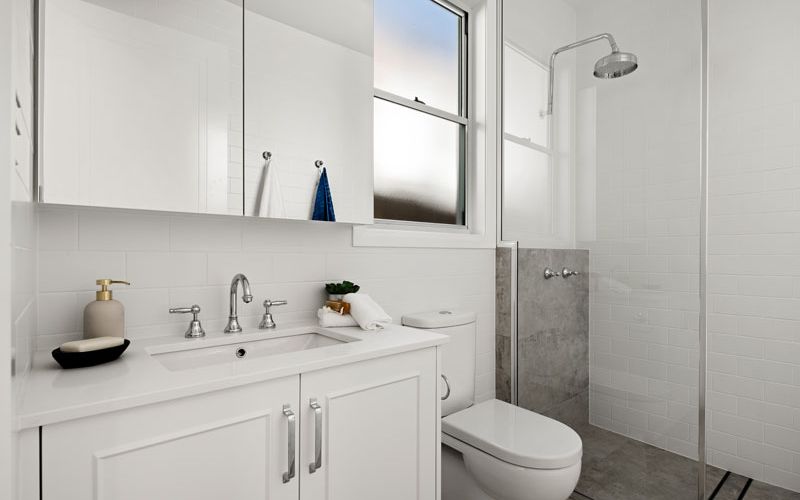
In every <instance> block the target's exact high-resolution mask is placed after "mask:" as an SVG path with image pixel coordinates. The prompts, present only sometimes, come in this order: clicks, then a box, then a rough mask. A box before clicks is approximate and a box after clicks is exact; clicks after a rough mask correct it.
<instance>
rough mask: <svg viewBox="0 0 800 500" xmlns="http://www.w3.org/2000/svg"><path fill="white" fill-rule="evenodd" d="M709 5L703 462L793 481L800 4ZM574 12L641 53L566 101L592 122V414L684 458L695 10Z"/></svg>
mask: <svg viewBox="0 0 800 500" xmlns="http://www.w3.org/2000/svg"><path fill="white" fill-rule="evenodd" d="M714 5H715V4H713V3H712V11H711V18H710V40H711V47H710V50H711V52H710V60H711V62H712V67H711V75H710V78H711V80H710V81H711V91H710V104H711V116H710V134H711V140H710V145H709V146H710V156H711V158H710V166H709V167H710V179H709V187H710V200H709V201H710V202H709V211H710V217H709V220H708V226H709V252H710V259H709V273H710V275H709V282H708V291H709V295H708V309H709V317H708V325H709V326H708V332H709V334H708V352H709V355H708V375H709V376H708V390H707V395H706V397H707V408H708V418H707V429H706V435H707V443H708V455H707V456H708V460H709V462H710V463H711V464H713V465H716V466H719V467H723V468H726V469H730V470H732V471H734V472H737V473H740V474H744V475H747V476H749V477H752V478H755V479H758V480H762V481H766V482H768V483H772V484H776V485H778V486H781V487H784V488H788V489H791V490H794V491H800V312H798V311H800V229H799V228H800V81H799V80H800V76H798V75H800V63H798V61H797V60H796V57H794V56H793V54H794V53H796V52H797V51H798V49H800V38H798V36H797V34H796V26H797V23H798V22H800V5H799V4H797V2H793V1H791V0H776V1H775V2H771V3H770V6H769V7H768V8H767V7H766V6H765V5H763V4H757V3H753V2H748V1H746V0H732V1H730V2H725V8H724V9H722V8H714ZM577 12H578V28H579V29H578V31H579V33H580V34H582V35H589V34H592V33H594V32H598V31H610V32H612V33H614V35H615V36H616V37H617V41H618V42H619V43H620V45H621V46H623V47H625V48H626V50H632V51H634V52H636V53H637V54H638V55H639V58H640V62H641V67H640V69H639V70H638V71H637V72H636V73H634V74H633V75H631V76H629V77H626V78H624V79H620V80H616V81H614V82H600V83H598V82H596V81H594V80H592V79H591V77H590V76H586V77H585V78H584V79H583V80H581V79H580V77H579V85H578V87H579V89H580V88H594V87H596V88H595V89H594V90H596V92H595V94H594V95H596V99H595V100H594V101H592V100H591V99H589V100H583V101H581V103H582V104H584V105H585V104H586V103H587V102H588V103H590V104H591V105H593V106H594V110H593V111H592V112H590V113H580V112H579V116H590V117H594V122H593V123H591V124H590V125H591V126H586V124H582V125H581V126H580V127H579V130H581V131H584V132H586V131H589V133H590V134H591V135H592V137H581V136H580V135H579V136H578V142H579V146H578V147H579V149H580V148H581V142H584V143H585V144H590V145H591V144H596V151H594V152H593V153H594V154H593V158H594V157H596V165H597V172H596V178H597V184H596V196H597V198H596V207H594V208H595V211H596V218H597V219H596V220H597V222H596V240H595V241H590V242H586V243H585V244H586V246H587V247H589V248H591V250H592V253H591V257H592V268H593V276H592V278H593V286H592V291H591V297H592V300H591V307H592V310H591V327H590V342H591V382H592V393H591V410H590V412H591V418H592V421H593V422H594V423H596V424H597V425H600V426H603V427H606V428H609V429H612V430H615V431H617V432H621V433H623V434H626V435H628V436H631V437H634V438H636V439H640V440H643V441H646V442H649V443H651V444H654V445H656V446H660V447H662V448H666V449H668V450H671V451H674V452H676V453H681V454H684V455H687V456H690V457H695V456H696V443H697V435H698V428H697V411H698V409H697V402H698V390H697V385H698V383H697V379H698V371H697V366H698V350H697V347H698V337H697V335H698V328H697V325H698V313H697V311H698V298H699V296H698V279H697V278H698V276H697V272H698V266H699V261H698V255H699V254H698V250H699V210H700V205H699V194H700V191H699V189H700V184H699V181H700V177H699V176H700V149H699V144H700V143H699V140H700V128H699V121H698V120H699V117H700V114H699V113H700V102H699V87H698V82H699V78H700V76H699V70H700V67H699V62H700V61H699V52H698V47H699V37H700V31H699V30H700V28H699V26H700V22H699V7H698V5H697V2H693V1H689V0H681V1H678V2H646V3H643V2H634V1H630V0H609V1H607V2H603V5H602V6H594V7H591V6H587V8H581V9H578V11H577ZM752 40H757V41H758V43H755V44H753V43H751V41H752ZM765 47H770V50H769V51H765V50H764V49H765ZM773 48H774V50H772V49H773ZM596 50H597V52H596V53H592V49H587V50H586V51H584V52H582V53H581V55H580V56H579V62H578V67H582V66H584V65H590V64H591V63H592V62H593V61H594V59H595V58H596V57H597V56H598V55H599V54H600V52H602V50H604V49H602V50H601V49H599V48H598V49H596ZM742 60H747V61H749V63H748V69H747V71H746V72H742V71H741V69H742V68H741V61H742ZM592 201H594V200H592ZM577 203H578V204H579V205H580V204H581V203H582V200H581V199H578V200H577ZM584 212H587V210H578V213H584Z"/></svg>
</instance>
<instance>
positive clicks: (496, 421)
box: [442, 399, 582, 469]
mask: <svg viewBox="0 0 800 500" xmlns="http://www.w3.org/2000/svg"><path fill="white" fill-rule="evenodd" d="M442 431H443V432H445V433H446V434H448V435H450V436H452V437H454V438H456V439H458V440H460V441H463V442H465V443H467V444H469V445H471V446H473V447H475V448H478V449H479V450H482V451H484V452H486V453H488V454H490V455H492V456H494V457H496V458H498V459H500V460H503V461H504V462H509V463H512V464H515V465H519V466H521V467H528V468H532V469H562V468H564V467H569V466H571V465H574V464H576V463H578V461H580V459H581V454H582V443H581V438H580V436H578V434H577V433H576V432H575V431H574V430H572V429H571V428H569V427H568V426H566V425H564V424H562V423H561V422H558V421H556V420H553V419H552V418H548V417H545V416H543V415H539V414H538V413H534V412H532V411H529V410H526V409H524V408H520V407H518V406H513V405H510V404H508V403H506V402H504V401H499V400H497V399H493V400H491V401H484V402H483V403H480V404H477V405H475V406H472V407H470V408H467V409H466V410H462V411H459V412H456V413H452V414H450V415H448V416H447V417H444V418H443V419H442Z"/></svg>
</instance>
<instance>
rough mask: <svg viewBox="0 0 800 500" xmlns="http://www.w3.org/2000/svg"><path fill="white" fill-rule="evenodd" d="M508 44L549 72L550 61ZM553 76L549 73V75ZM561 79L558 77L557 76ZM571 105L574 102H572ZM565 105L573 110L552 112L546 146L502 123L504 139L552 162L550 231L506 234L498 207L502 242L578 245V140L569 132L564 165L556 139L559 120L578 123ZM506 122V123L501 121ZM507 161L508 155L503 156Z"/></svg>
mask: <svg viewBox="0 0 800 500" xmlns="http://www.w3.org/2000/svg"><path fill="white" fill-rule="evenodd" d="M506 47H508V48H509V49H511V50H514V51H515V52H517V53H518V54H520V55H521V56H522V57H524V58H526V59H527V60H529V61H530V62H531V63H533V64H535V65H537V66H539V67H541V68H542V69H544V70H545V72H547V73H549V71H550V68H549V66H548V65H547V64H545V63H543V62H542V61H540V60H539V59H537V58H536V57H534V56H533V55H531V54H530V53H529V52H528V51H527V50H525V49H524V48H522V47H521V46H519V45H517V44H515V43H513V42H510V41H508V40H504V41H503V42H502V43H501V50H505V48H506ZM549 76H550V75H549V74H547V77H549ZM556 78H557V79H558V76H556ZM570 104H571V103H570ZM563 108H567V111H568V113H571V112H572V111H571V105H570V106H566V105H564V104H563V103H562V106H560V107H558V108H557V109H556V112H555V113H554V114H553V115H551V117H550V119H549V120H548V122H547V144H545V145H542V144H539V143H537V142H535V141H533V140H531V139H529V138H525V137H518V136H516V135H514V134H511V133H509V132H506V131H505V129H504V128H503V125H502V124H501V125H500V126H501V132H500V134H501V136H502V141H506V140H508V141H510V142H513V143H515V144H517V145H520V146H523V147H525V148H528V149H532V150H534V151H538V152H540V153H543V154H545V155H547V163H548V186H547V187H548V190H549V191H550V229H549V232H548V233H542V234H528V235H523V236H524V238H519V236H520V235H508V234H506V235H504V234H503V226H502V217H501V214H502V207H498V209H497V210H498V219H499V221H498V226H497V231H498V235H499V237H498V239H499V240H500V241H502V240H503V239H504V238H505V239H506V240H509V241H517V240H519V242H520V245H522V246H525V247H528V248H574V246H575V235H574V231H575V229H574V228H575V220H574V210H575V207H574V199H573V197H574V191H575V186H574V182H575V181H574V177H575V175H574V165H573V161H572V158H573V157H574V151H573V150H572V148H573V147H574V146H573V144H574V140H573V137H572V136H573V132H572V131H570V133H569V138H568V140H569V151H568V153H567V159H566V162H565V163H563V164H561V163H560V162H562V161H564V160H563V159H562V158H559V151H558V145H557V144H556V143H555V142H554V138H555V135H556V134H555V130H554V123H555V122H556V120H559V119H561V120H564V119H567V120H568V121H569V123H574V120H573V119H572V118H571V116H570V115H569V114H565V110H564V109H563ZM501 123H502V122H501ZM503 161H505V158H503ZM498 165H499V166H498V171H500V169H502V162H501V163H499V164H498ZM498 189H499V190H501V191H502V184H501V185H499V186H498ZM565 190H566V191H567V192H568V193H569V195H568V196H567V199H564V191H565ZM498 196H499V197H498V199H500V200H502V193H500V194H499V195H498Z"/></svg>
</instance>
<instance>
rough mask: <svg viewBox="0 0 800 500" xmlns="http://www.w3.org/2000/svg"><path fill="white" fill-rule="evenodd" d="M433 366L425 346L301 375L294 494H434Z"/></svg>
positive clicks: (341, 497) (311, 498) (338, 499)
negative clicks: (299, 445)
mask: <svg viewBox="0 0 800 500" xmlns="http://www.w3.org/2000/svg"><path fill="white" fill-rule="evenodd" d="M436 372H437V354H436V348H429V349H424V350H419V351H414V352H409V353H404V354H398V355H395V356H389V357H384V358H378V359H373V360H369V361H363V362H360V363H354V364H350V365H345V366H340V367H335V368H330V369H325V370H320V371H317V372H311V373H307V374H303V375H302V376H301V377H302V384H301V394H300V405H301V417H302V418H301V420H302V431H301V433H302V439H301V443H302V452H301V454H300V457H301V458H300V463H299V466H300V474H301V482H302V485H303V486H302V488H301V489H300V495H301V497H300V498H301V499H302V500H321V499H326V500H372V499H378V498H379V499H381V500H409V499H431V500H433V499H435V498H436V488H437V487H436V472H437V454H438V449H439V431H438V429H439V427H438V423H439V401H438V399H437V385H436ZM317 405H318V408H316V406H317ZM317 419H320V422H319V426H318V428H319V432H318V431H317ZM318 437H319V446H320V447H321V449H320V452H321V455H320V460H319V462H317V460H316V453H317V450H318V446H317V442H316V441H317V438H318ZM311 464H313V465H311ZM317 465H319V466H318V467H317Z"/></svg>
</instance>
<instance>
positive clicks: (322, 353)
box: [18, 323, 448, 429]
mask: <svg viewBox="0 0 800 500" xmlns="http://www.w3.org/2000/svg"><path fill="white" fill-rule="evenodd" d="M300 327H308V328H309V329H310V330H309V331H311V329H318V327H317V325H316V324H310V323H306V324H293V325H285V326H284V325H281V326H279V327H278V328H276V329H275V330H272V331H269V332H266V331H264V330H252V331H250V330H246V331H245V332H243V333H238V334H233V335H225V334H222V333H208V334H207V336H206V337H205V338H202V339H184V338H182V337H176V336H174V335H172V336H167V337H154V338H147V339H134V340H132V341H131V345H130V346H129V347H128V349H127V350H126V351H125V353H124V354H123V355H122V357H121V358H119V359H118V360H116V361H113V362H111V363H107V364H103V365H98V366H93V367H89V368H74V369H70V370H64V369H62V368H61V367H60V366H59V365H58V363H56V361H55V360H54V359H53V358H52V356H51V355H50V353H49V352H38V353H36V355H35V356H34V361H33V367H32V369H31V372H30V374H29V375H28V377H27V380H26V382H25V386H24V394H23V400H22V404H21V406H20V408H19V412H18V425H19V428H20V429H25V428H31V427H38V426H41V425H48V424H53V423H56V422H63V421H65V420H72V419H76V418H82V417H87V416H91V415H97V414H100V413H107V412H111V411H116V410H122V409H125V408H131V407H134V406H141V405H146V404H152V403H157V402H160V401H168V400H171V399H176V398H180V397H186V396H192V395H195V394H201V393H204V392H210V391H215V390H219V389H225V388H228V387H235V386H238V385H243V384H249V383H253V382H260V381H264V380H269V379H274V378H279V377H286V376H290V375H297V374H300V373H305V372H310V371H314V370H320V369H323V368H329V367H331V366H337V365H343V364H347V363H354V362H357V361H362V360H366V359H371V358H377V357H382V356H388V355H392V354H397V353H401V352H406V351H412V350H416V349H423V348H426V347H432V346H436V345H440V344H443V343H445V342H447V341H448V337H447V336H445V335H441V334H438V333H433V332H431V331H425V330H418V329H414V328H406V327H402V326H398V325H389V326H388V327H387V328H386V329H384V330H382V331H378V332H366V331H363V330H361V329H360V328H356V327H349V328H332V329H330V330H333V331H336V332H339V333H341V334H342V335H344V336H348V337H355V338H357V339H359V340H358V341H354V342H346V343H341V344H337V345H330V346H325V347H318V348H314V349H308V350H304V351H295V352H290V353H285V354H276V355H273V356H265V357H261V358H253V359H247V358H243V359H235V357H233V354H232V361H231V362H229V363H227V362H226V363H220V364H216V365H211V366H204V367H201V368H194V369H187V370H180V371H171V370H169V369H167V368H166V367H165V366H164V365H162V364H161V362H159V361H158V360H157V359H156V358H155V357H154V356H152V355H151V354H150V352H157V351H158V352H165V351H172V350H175V349H176V348H179V349H180V348H183V347H184V346H186V345H192V346H195V345H196V346H198V347H206V346H208V347H212V346H215V345H219V344H220V343H226V341H229V340H231V339H232V338H237V339H239V340H240V341H241V342H248V341H253V340H262V339H268V338H271V337H279V336H282V335H285V334H286V332H287V331H288V330H295V329H297V328H300ZM234 345H235V344H234ZM234 345H232V346H231V347H233V346H234Z"/></svg>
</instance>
